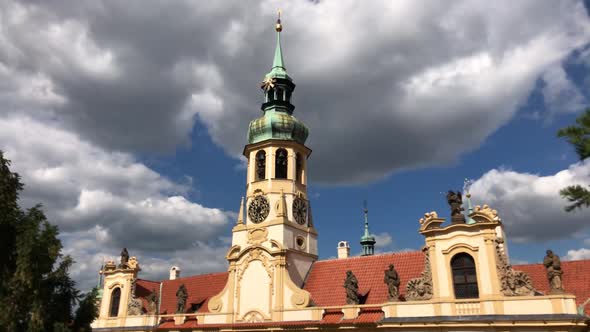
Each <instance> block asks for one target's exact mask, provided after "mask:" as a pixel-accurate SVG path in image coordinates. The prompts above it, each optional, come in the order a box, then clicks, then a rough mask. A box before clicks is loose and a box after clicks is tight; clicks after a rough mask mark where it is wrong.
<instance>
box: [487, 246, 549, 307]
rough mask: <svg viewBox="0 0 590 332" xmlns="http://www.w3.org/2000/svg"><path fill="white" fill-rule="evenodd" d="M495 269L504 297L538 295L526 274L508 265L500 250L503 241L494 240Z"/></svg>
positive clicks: (502, 251)
mask: <svg viewBox="0 0 590 332" xmlns="http://www.w3.org/2000/svg"><path fill="white" fill-rule="evenodd" d="M495 242H496V268H497V270H498V279H500V291H501V292H502V294H504V295H505V296H526V295H529V296H530V295H535V294H538V293H539V292H537V290H536V289H535V288H534V287H533V283H532V281H531V278H530V277H529V275H528V274H526V273H524V272H522V271H515V270H513V269H512V266H510V265H509V264H508V258H507V257H506V253H505V252H504V249H503V248H502V244H503V243H504V240H503V239H501V238H496V240H495Z"/></svg>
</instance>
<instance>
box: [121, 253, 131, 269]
mask: <svg viewBox="0 0 590 332" xmlns="http://www.w3.org/2000/svg"><path fill="white" fill-rule="evenodd" d="M127 262H129V252H127V248H123V250H121V264H119V267H120V268H122V269H124V268H126V267H127Z"/></svg>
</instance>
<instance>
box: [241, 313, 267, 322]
mask: <svg viewBox="0 0 590 332" xmlns="http://www.w3.org/2000/svg"><path fill="white" fill-rule="evenodd" d="M242 320H243V321H244V322H247V323H260V322H264V317H263V316H262V314H261V313H259V312H258V311H250V312H248V313H246V314H245V315H244V317H243V318H242Z"/></svg>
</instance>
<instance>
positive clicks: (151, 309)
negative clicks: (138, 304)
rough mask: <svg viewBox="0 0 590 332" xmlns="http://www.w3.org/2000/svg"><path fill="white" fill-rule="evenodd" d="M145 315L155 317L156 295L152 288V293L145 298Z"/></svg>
mask: <svg viewBox="0 0 590 332" xmlns="http://www.w3.org/2000/svg"><path fill="white" fill-rule="evenodd" d="M146 300H147V303H148V304H147V313H148V315H155V314H157V311H158V293H156V290H155V289H154V288H152V292H151V293H150V295H148V296H147V298H146Z"/></svg>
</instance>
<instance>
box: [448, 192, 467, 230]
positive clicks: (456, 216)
mask: <svg viewBox="0 0 590 332" xmlns="http://www.w3.org/2000/svg"><path fill="white" fill-rule="evenodd" d="M447 202H448V203H449V205H450V206H451V222H452V223H453V224H464V223H465V216H464V215H463V210H464V209H463V207H462V205H463V196H462V195H461V192H460V191H457V192H454V191H452V190H449V192H448V193H447Z"/></svg>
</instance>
